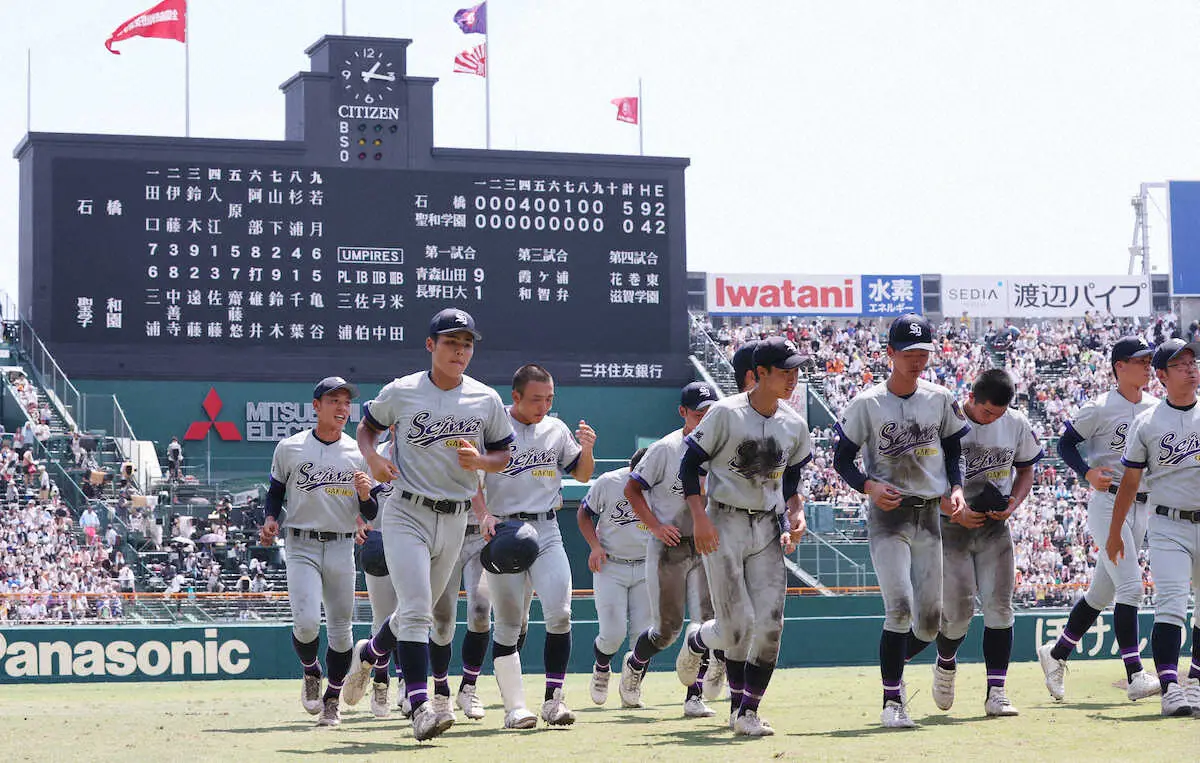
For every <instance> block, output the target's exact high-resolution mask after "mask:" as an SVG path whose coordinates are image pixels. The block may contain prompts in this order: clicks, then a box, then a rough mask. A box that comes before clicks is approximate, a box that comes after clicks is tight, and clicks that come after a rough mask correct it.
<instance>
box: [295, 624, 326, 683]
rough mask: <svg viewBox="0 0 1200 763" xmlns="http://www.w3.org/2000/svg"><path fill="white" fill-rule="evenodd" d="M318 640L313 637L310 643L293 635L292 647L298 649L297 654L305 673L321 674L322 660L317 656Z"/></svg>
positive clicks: (310, 674) (311, 674)
mask: <svg viewBox="0 0 1200 763" xmlns="http://www.w3.org/2000/svg"><path fill="white" fill-rule="evenodd" d="M318 646H319V644H318V640H317V639H313V640H312V641H309V642H308V643H304V642H303V641H300V640H299V639H297V638H296V636H295V635H294V634H293V635H292V649H295V650H296V656H297V657H299V658H300V664H301V665H302V666H303V667H304V675H306V676H318V677H319V676H320V675H321V661H320V660H319V659H318V658H317V651H318V649H317V647H318Z"/></svg>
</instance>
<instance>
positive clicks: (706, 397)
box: [679, 381, 720, 411]
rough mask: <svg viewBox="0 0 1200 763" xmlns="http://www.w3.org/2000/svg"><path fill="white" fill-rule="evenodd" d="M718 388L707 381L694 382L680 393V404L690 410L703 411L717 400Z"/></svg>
mask: <svg viewBox="0 0 1200 763" xmlns="http://www.w3.org/2000/svg"><path fill="white" fill-rule="evenodd" d="M719 397H720V395H718V394H717V388H716V387H714V386H713V385H711V384H708V383H707V382H698V381H696V382H692V383H691V384H688V385H687V386H685V387H684V388H683V391H682V392H680V393H679V404H680V405H682V406H683V407H684V408H687V409H688V410H690V411H702V410H704V409H705V408H707V407H708V406H710V405H712V404H713V403H715V402H717V398H719Z"/></svg>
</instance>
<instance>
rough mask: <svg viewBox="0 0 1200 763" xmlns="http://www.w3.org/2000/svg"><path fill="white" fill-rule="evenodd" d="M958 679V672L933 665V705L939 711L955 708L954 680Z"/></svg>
mask: <svg viewBox="0 0 1200 763" xmlns="http://www.w3.org/2000/svg"><path fill="white" fill-rule="evenodd" d="M957 677H958V670H947V669H946V668H943V667H942V666H941V665H938V664H937V663H936V662H935V663H933V704H935V705H937V706H938V710H949V709H950V708H952V707H954V679H955V678H957Z"/></svg>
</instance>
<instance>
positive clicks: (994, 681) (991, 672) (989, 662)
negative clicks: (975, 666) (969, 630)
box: [983, 627, 1013, 689]
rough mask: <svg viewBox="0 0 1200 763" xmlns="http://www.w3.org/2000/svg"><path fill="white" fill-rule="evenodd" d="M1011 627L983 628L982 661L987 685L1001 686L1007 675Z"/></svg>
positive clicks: (1011, 642)
mask: <svg viewBox="0 0 1200 763" xmlns="http://www.w3.org/2000/svg"><path fill="white" fill-rule="evenodd" d="M1012 644H1013V629H1012V628H1011V627H1008V628H984V629H983V663H984V666H985V667H986V668H987V685H988V688H989V689H990V688H991V687H993V686H1003V685H1004V679H1005V677H1006V676H1007V675H1008V663H1009V660H1010V659H1012Z"/></svg>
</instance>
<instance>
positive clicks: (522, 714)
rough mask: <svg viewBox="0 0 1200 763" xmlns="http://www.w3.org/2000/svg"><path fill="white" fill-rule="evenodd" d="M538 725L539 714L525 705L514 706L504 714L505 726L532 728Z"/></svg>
mask: <svg viewBox="0 0 1200 763" xmlns="http://www.w3.org/2000/svg"><path fill="white" fill-rule="evenodd" d="M536 726H537V716H536V715H534V714H533V713H531V712H529V711H528V710H526V709H525V708H523V707H514V708H513V709H512V710H509V711H508V712H507V713H505V714H504V728H506V729H532V728H535V727H536Z"/></svg>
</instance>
